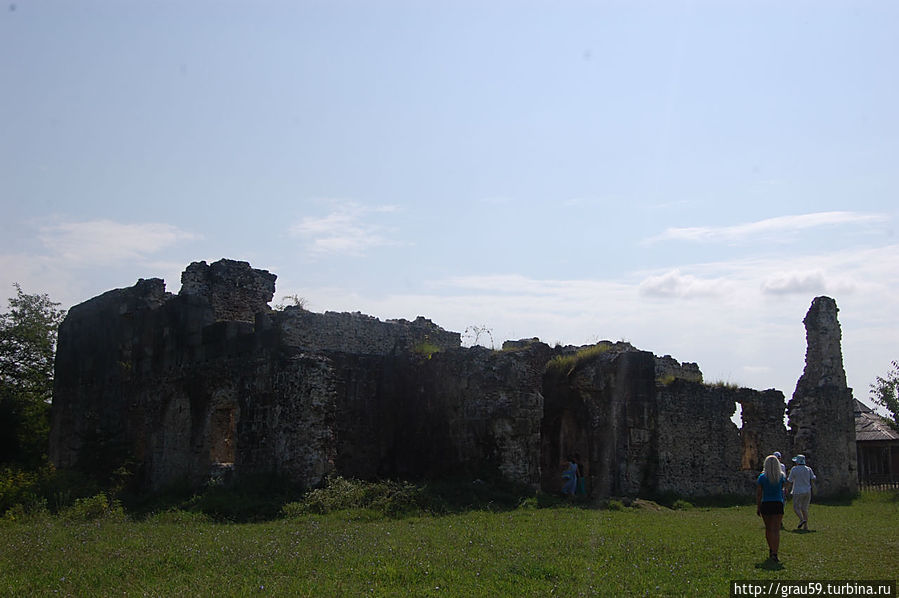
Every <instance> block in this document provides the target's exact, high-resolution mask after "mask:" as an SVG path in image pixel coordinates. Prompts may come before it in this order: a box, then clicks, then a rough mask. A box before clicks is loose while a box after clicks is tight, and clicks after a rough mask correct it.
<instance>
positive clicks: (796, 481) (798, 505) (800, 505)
mask: <svg viewBox="0 0 899 598" xmlns="http://www.w3.org/2000/svg"><path fill="white" fill-rule="evenodd" d="M793 463H795V464H796V465H794V466H793V467H792V468H790V475H789V476H788V477H787V481H788V482H789V483H791V484H792V485H793V490H792V494H793V510H794V511H795V512H796V515H797V516H798V517H799V525H798V526H796V529H806V530H808V506H809V503H810V502H811V500H812V480H814V479H816V478H815V472H814V471H812V468H811V467H809V466H808V465H806V464H805V455H796V456H795V457H793Z"/></svg>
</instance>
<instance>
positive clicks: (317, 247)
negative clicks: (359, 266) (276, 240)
mask: <svg viewBox="0 0 899 598" xmlns="http://www.w3.org/2000/svg"><path fill="white" fill-rule="evenodd" d="M396 211H397V207H396V206H376V207H369V206H364V205H362V204H359V203H357V202H344V203H342V204H339V205H338V206H337V207H336V209H335V210H334V211H332V212H331V213H330V214H328V215H327V216H323V217H318V218H317V217H311V216H307V217H305V218H303V219H302V220H300V221H299V222H298V223H296V224H294V225H293V226H291V227H290V235H291V236H293V237H299V238H302V239H305V240H306V241H307V242H308V244H309V245H308V246H309V250H310V252H311V253H313V254H316V255H321V254H343V255H351V256H357V257H361V256H364V255H365V254H366V253H367V252H368V250H369V249H372V248H374V247H384V246H391V245H401V244H402V243H401V242H399V241H396V240H393V239H390V238H388V237H386V236H385V234H386V232H387V229H386V228H385V227H383V226H381V225H379V224H376V223H373V222H369V221H367V220H368V219H369V218H371V217H372V215H374V214H382V213H391V212H396Z"/></svg>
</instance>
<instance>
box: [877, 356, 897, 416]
mask: <svg viewBox="0 0 899 598" xmlns="http://www.w3.org/2000/svg"><path fill="white" fill-rule="evenodd" d="M890 365H891V366H892V369H891V370H890V372H889V373H887V377H886V378H881V377H880V376H877V379H876V381H875V382H874V384H872V385H871V399H872V400H873V401H874V402H875V403H877V404H878V405H881V406H882V407H885V408H886V410H887V411H889V412H890V415H892V416H893V420H892V421H891V422H890V425H891V426H893V427H894V428H896V429H897V430H899V397H897V391H899V361H894V362H892V363H891V364H890Z"/></svg>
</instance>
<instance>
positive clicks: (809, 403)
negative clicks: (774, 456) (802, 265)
mask: <svg viewBox="0 0 899 598" xmlns="http://www.w3.org/2000/svg"><path fill="white" fill-rule="evenodd" d="M838 311H839V310H838V309H837V304H836V301H834V300H833V299H831V298H830V297H816V298H815V299H814V301H812V305H811V307H810V308H809V310H808V314H806V316H805V319H804V320H803V323H804V324H805V331H806V332H805V335H806V340H807V342H808V349H807V350H806V354H805V371H804V372H803V373H802V377H801V378H799V381H798V382H797V383H796V390H795V392H793V399H792V400H791V401H790V403H789V405H788V406H787V413H788V415H789V418H790V439H791V441H792V442H791V446H792V450H793V454H794V455H796V454H803V455H805V456H806V457H808V459H809V465H811V467H812V469H814V470H815V474H816V475H817V477H818V480H817V486H816V489H817V491H818V494H819V495H822V496H826V495H838V494H844V493H849V494H852V493H855V492H856V491H857V488H858V484H857V476H856V468H857V463H856V452H855V417H854V406H855V405H854V402H853V399H852V389H851V388H849V387H847V386H846V373H845V371H844V370H843V354H842V351H841V349H840V338H841V333H840V322H839V321H838V320H837V312H838Z"/></svg>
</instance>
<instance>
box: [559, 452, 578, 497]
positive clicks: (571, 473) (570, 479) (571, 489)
mask: <svg viewBox="0 0 899 598" xmlns="http://www.w3.org/2000/svg"><path fill="white" fill-rule="evenodd" d="M566 461H567V462H566V463H565V464H564V468H565V469H563V470H562V494H563V495H565V497H566V498H568V499H569V500H574V493H575V492H577V462H576V461H575V460H574V457H572V456H569V457H567V458H566Z"/></svg>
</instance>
